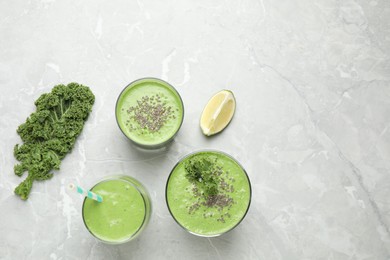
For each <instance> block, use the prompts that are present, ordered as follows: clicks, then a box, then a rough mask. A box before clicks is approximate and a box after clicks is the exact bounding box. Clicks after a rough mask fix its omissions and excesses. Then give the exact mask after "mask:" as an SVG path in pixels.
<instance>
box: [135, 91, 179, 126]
mask: <svg viewBox="0 0 390 260" xmlns="http://www.w3.org/2000/svg"><path fill="white" fill-rule="evenodd" d="M166 103H167V102H166V101H162V100H161V97H160V95H158V94H157V95H152V96H143V97H142V98H141V99H140V100H137V105H136V106H132V107H129V108H128V109H127V113H128V114H129V116H130V117H129V118H130V119H133V120H134V121H135V122H136V125H138V127H139V128H141V129H143V130H148V131H149V132H157V131H159V130H160V129H161V127H163V126H164V124H165V123H166V122H167V120H168V119H169V118H172V117H174V111H173V110H172V107H171V106H167V105H166ZM135 129H137V127H136V126H134V125H131V126H130V127H129V130H130V131H134V130H135ZM141 133H144V131H141Z"/></svg>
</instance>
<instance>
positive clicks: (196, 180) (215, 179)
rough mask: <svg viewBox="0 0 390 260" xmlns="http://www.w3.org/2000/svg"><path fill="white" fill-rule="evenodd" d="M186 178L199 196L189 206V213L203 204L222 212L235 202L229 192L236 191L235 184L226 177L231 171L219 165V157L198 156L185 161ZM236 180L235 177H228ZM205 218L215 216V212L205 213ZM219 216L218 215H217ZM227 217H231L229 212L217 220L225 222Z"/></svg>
mask: <svg viewBox="0 0 390 260" xmlns="http://www.w3.org/2000/svg"><path fill="white" fill-rule="evenodd" d="M184 168H185V171H186V178H187V179H188V180H189V181H190V182H191V183H192V185H193V187H192V189H191V192H192V193H193V196H194V197H195V198H197V200H196V202H195V203H193V204H192V205H191V206H189V207H188V213H189V214H193V213H194V212H195V211H197V210H199V208H200V207H201V206H205V207H207V208H216V209H217V210H218V212H221V211H222V210H223V209H224V208H228V210H229V209H230V208H231V207H232V205H233V204H234V203H235V201H234V200H233V198H232V197H231V196H230V195H229V193H232V192H234V187H233V185H229V184H228V183H227V181H226V178H228V177H229V172H228V171H224V169H223V168H222V167H221V166H219V165H218V160H217V158H216V159H214V160H211V159H209V158H207V157H196V158H192V159H190V160H188V162H186V163H185V166H184ZM228 179H229V181H230V182H234V179H233V178H231V177H230V178H228ZM203 217H204V218H208V217H214V214H212V213H211V214H209V213H204V214H203ZM216 217H218V216H216ZM225 217H228V218H230V214H229V213H227V212H226V213H224V214H222V215H220V216H219V217H218V218H217V221H221V222H225Z"/></svg>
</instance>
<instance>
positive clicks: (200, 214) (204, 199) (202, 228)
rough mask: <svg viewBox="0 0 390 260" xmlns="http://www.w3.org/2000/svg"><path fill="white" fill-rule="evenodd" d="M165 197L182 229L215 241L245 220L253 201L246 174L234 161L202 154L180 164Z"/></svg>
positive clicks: (223, 155)
mask: <svg viewBox="0 0 390 260" xmlns="http://www.w3.org/2000/svg"><path fill="white" fill-rule="evenodd" d="M165 196H166V201H167V205H168V209H169V211H170V213H171V215H172V216H173V218H174V219H175V220H176V222H177V223H178V224H179V225H180V226H181V227H182V228H184V229H185V230H187V231H188V232H190V233H192V234H195V235H199V236H204V237H213V236H219V235H221V234H223V233H225V232H227V231H229V230H231V229H233V228H234V227H236V226H237V225H238V224H239V223H240V222H241V221H242V220H243V218H244V217H245V215H246V213H247V211H248V209H249V205H250V201H251V185H250V181H249V178H248V175H247V174H246V172H245V170H244V169H243V168H242V166H241V165H240V164H239V163H238V162H237V161H236V160H234V159H233V158H232V157H230V156H229V155H227V154H225V153H222V152H219V151H201V152H197V153H193V154H190V155H188V156H186V157H185V158H184V159H182V160H181V161H179V162H178V163H177V164H176V166H175V167H174V168H173V170H172V172H171V174H170V176H169V177H168V181H167V184H166V192H165Z"/></svg>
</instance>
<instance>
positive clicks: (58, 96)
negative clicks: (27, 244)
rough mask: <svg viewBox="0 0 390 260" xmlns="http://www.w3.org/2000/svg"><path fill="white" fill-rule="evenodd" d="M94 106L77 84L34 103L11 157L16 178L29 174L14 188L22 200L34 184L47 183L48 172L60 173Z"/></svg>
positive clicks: (92, 98) (59, 87)
mask: <svg viewBox="0 0 390 260" xmlns="http://www.w3.org/2000/svg"><path fill="white" fill-rule="evenodd" d="M94 102H95V96H94V94H93V93H92V91H91V90H90V89H89V88H88V87H86V86H83V85H80V84H77V83H70V84H68V85H57V86H55V87H54V88H53V89H52V91H51V92H50V93H45V94H42V95H41V96H40V97H39V98H38V99H37V100H36V101H35V106H36V111H35V112H34V113H32V114H31V115H30V117H28V118H27V120H26V122H25V123H23V124H21V125H20V126H19V127H18V129H17V133H18V134H19V135H20V137H21V139H22V141H23V144H22V145H18V144H17V145H15V147H14V156H15V158H16V159H17V160H18V161H20V163H19V164H16V165H15V167H14V172H15V174H16V175H18V176H22V175H23V173H24V172H26V171H27V172H28V176H27V178H26V179H25V180H24V181H23V182H22V183H20V184H19V186H18V187H16V188H15V193H16V194H17V195H18V196H20V198H21V199H23V200H27V199H28V196H29V194H30V191H31V188H32V184H33V182H34V181H35V180H37V181H43V180H47V179H50V178H51V177H53V173H51V172H50V171H51V170H53V169H55V170H59V169H60V165H61V160H62V159H63V158H64V157H65V155H66V154H67V153H69V152H70V151H71V150H72V148H73V146H74V144H75V142H76V138H77V136H78V135H79V134H80V133H81V131H82V130H83V127H84V122H85V121H86V120H87V118H88V115H89V113H90V112H91V111H92V106H93V104H94Z"/></svg>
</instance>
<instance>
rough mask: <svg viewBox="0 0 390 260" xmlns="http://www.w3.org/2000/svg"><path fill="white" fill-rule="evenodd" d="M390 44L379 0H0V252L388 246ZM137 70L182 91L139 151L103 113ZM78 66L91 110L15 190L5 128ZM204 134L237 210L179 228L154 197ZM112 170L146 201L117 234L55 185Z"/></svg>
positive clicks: (285, 252) (352, 254)
mask: <svg viewBox="0 0 390 260" xmlns="http://www.w3.org/2000/svg"><path fill="white" fill-rule="evenodd" d="M389 55H390V2H389V1H387V0H372V1H370V0H342V1H334V0H314V1H309V0H300V1H298V0H276V1H269V0H259V1H254V0H243V1H231V0H225V1H223V0H216V1H205V0H200V1H187V0H180V1H179V0H176V1H153V0H134V1H125V0H113V1H103V0H96V1H91V0H87V1H73V0H71V1H60V0H58V1H56V0H42V1H33V0H31V1H23V0H14V1H5V0H2V1H0V87H1V94H0V147H1V152H0V212H1V214H0V234H1V235H0V259H389V258H390V231H389V230H390V130H389V127H390V57H389ZM146 76H153V77H158V78H162V79H164V80H166V81H168V82H169V83H171V84H172V85H174V86H175V87H176V88H177V90H178V91H179V92H180V94H181V96H182V98H183V101H184V105H185V119H184V123H183V126H182V128H181V130H180V132H179V134H178V135H177V137H176V138H175V140H174V142H173V143H172V145H171V146H170V147H168V148H167V149H165V150H162V151H158V152H149V153H145V152H142V151H139V150H137V149H135V148H134V147H133V146H132V145H131V144H130V143H129V142H128V141H127V140H126V138H125V137H124V136H123V135H122V133H121V132H120V130H119V129H118V127H117V124H116V122H115V117H114V106H115V102H116V99H117V96H118V95H119V93H120V91H121V90H122V89H123V88H124V87H125V86H126V84H128V83H129V82H131V81H133V80H135V79H138V78H141V77H146ZM73 81H76V82H79V83H81V84H84V85H88V86H90V87H91V89H92V90H93V92H94V93H95V95H96V103H95V105H94V108H93V112H92V114H91V116H90V118H89V120H88V122H87V123H86V125H85V129H84V131H83V133H82V134H81V136H80V137H79V139H78V141H77V144H76V146H75V148H74V150H73V151H72V153H71V154H69V155H68V156H67V157H66V158H65V159H64V160H63V162H62V165H61V170H60V171H58V172H55V176H54V177H53V178H52V179H51V180H49V181H45V182H41V183H35V184H34V187H33V191H32V194H31V196H30V199H29V200H28V201H26V202H24V201H21V200H20V199H19V198H18V197H16V196H15V195H14V194H13V189H14V188H15V187H16V186H17V185H18V184H19V182H20V181H21V180H22V179H23V178H19V177H17V176H16V175H14V173H13V165H14V164H15V162H16V161H15V159H14V157H13V154H12V153H13V146H14V145H15V144H16V143H20V138H19V136H18V135H17V134H16V128H17V126H18V125H19V124H21V123H23V122H24V121H25V119H26V117H27V116H28V115H29V114H30V113H31V112H33V111H34V109H35V107H34V104H33V102H34V100H35V99H36V98H38V97H39V96H40V95H41V94H42V93H44V92H49V91H50V90H51V88H52V87H53V86H54V85H56V84H59V83H69V82H73ZM221 89H230V90H232V91H233V92H234V93H235V96H236V99H237V110H236V114H235V116H234V118H233V121H232V122H231V124H230V125H229V126H228V128H226V129H225V130H224V131H223V132H222V133H221V134H220V135H217V136H215V137H213V138H206V137H204V136H203V135H202V134H201V131H200V128H199V117H200V114H201V111H202V109H203V107H204V105H205V104H206V103H207V101H208V99H209V98H210V97H211V96H212V95H213V94H214V93H216V92H218V91H219V90H221ZM206 148H207V149H217V150H222V151H224V152H227V153H229V154H231V155H232V156H233V157H235V158H236V159H237V160H238V161H239V162H240V163H241V164H242V165H243V166H244V167H245V168H246V170H247V172H248V175H249V177H250V179H251V182H252V188H253V194H252V195H253V196H252V204H251V208H250V210H249V212H248V215H247V216H246V218H245V219H244V221H243V222H242V223H241V224H240V225H239V226H238V227H237V228H236V229H234V230H233V231H231V232H229V233H227V234H225V235H223V236H221V237H218V238H210V239H207V238H200V237H195V236H193V235H191V234H187V233H186V232H185V231H184V230H182V229H181V228H180V227H179V226H178V225H177V224H176V223H175V221H174V220H173V219H172V217H171V216H170V215H169V212H168V210H167V207H166V203H165V198H164V195H165V182H166V179H167V177H168V174H169V172H170V171H171V169H172V167H173V166H174V165H175V163H176V162H177V161H178V160H179V159H180V158H181V157H183V156H184V155H186V154H187V153H190V152H193V151H196V150H201V149H206ZM113 173H125V174H129V175H131V176H133V177H135V178H137V179H138V180H140V181H141V182H142V183H143V184H144V185H145V186H146V187H147V189H148V190H149V191H150V194H151V197H152V203H153V213H152V218H151V221H150V224H149V226H148V228H147V229H146V230H145V232H144V233H143V234H142V235H141V236H140V237H139V238H138V239H137V240H135V241H133V242H131V243H129V244H125V245H121V246H110V245H105V244H102V243H99V242H98V241H96V240H95V239H93V238H92V237H91V236H90V234H89V233H88V231H87V230H86V229H85V228H84V226H83V222H82V218H81V203H82V199H81V198H80V197H79V196H78V195H77V194H73V193H70V192H68V191H67V189H66V186H67V184H68V183H69V182H75V183H79V184H80V185H82V186H84V187H90V186H91V185H93V184H94V183H95V182H96V181H97V180H99V179H100V178H102V177H104V176H106V175H109V174H113Z"/></svg>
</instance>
